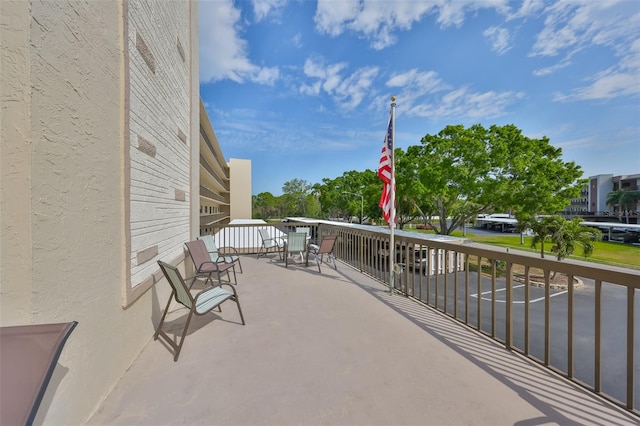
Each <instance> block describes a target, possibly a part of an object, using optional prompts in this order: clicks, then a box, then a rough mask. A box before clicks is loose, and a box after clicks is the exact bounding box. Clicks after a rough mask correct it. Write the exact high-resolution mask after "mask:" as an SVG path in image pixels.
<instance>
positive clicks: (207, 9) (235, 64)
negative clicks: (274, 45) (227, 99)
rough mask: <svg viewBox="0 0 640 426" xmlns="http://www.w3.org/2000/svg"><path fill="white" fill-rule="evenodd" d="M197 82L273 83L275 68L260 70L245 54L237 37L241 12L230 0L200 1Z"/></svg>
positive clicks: (238, 35) (243, 42) (275, 78)
mask: <svg viewBox="0 0 640 426" xmlns="http://www.w3.org/2000/svg"><path fill="white" fill-rule="evenodd" d="M199 7H200V13H199V15H200V82H201V83H208V82H215V81H219V80H226V79H229V80H233V81H235V82H237V83H243V82H245V81H252V82H254V83H258V84H267V85H271V84H273V83H274V82H275V81H276V80H277V79H278V78H279V75H280V72H279V70H278V68H276V67H272V68H267V67H259V66H257V65H255V64H253V63H252V62H251V60H250V59H249V57H248V54H247V42H246V41H245V40H243V39H242V38H241V37H240V30H241V27H240V24H239V22H240V19H241V16H240V11H239V10H238V9H236V8H235V7H234V6H233V2H232V1H231V0H216V1H201V2H200V6H199Z"/></svg>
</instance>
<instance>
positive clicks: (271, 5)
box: [251, 0, 287, 22]
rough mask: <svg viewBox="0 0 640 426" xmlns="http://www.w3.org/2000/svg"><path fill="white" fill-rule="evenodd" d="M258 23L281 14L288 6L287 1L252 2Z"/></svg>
mask: <svg viewBox="0 0 640 426" xmlns="http://www.w3.org/2000/svg"><path fill="white" fill-rule="evenodd" d="M251 4H252V5H253V13H254V15H255V17H256V22H260V21H262V20H263V19H265V18H267V17H269V15H274V14H276V13H279V12H280V11H281V10H282V9H283V8H284V6H285V5H286V4H287V0H251Z"/></svg>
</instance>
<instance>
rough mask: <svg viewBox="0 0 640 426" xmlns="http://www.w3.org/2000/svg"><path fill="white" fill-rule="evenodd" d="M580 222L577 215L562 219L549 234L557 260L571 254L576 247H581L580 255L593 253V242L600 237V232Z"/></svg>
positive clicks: (585, 255)
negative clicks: (569, 218)
mask: <svg viewBox="0 0 640 426" xmlns="http://www.w3.org/2000/svg"><path fill="white" fill-rule="evenodd" d="M580 222H582V219H580V218H577V217H576V218H573V219H571V220H564V219H563V220H562V222H560V223H559V225H560V226H559V227H558V228H557V229H555V230H554V232H553V234H552V235H551V241H552V242H553V244H554V246H553V249H554V251H555V253H556V256H557V258H558V260H562V259H564V258H565V257H567V256H571V255H572V254H573V253H574V251H575V249H576V247H581V248H582V255H583V256H584V257H587V256H589V255H591V254H592V253H593V250H594V249H595V244H594V243H595V242H596V241H599V240H601V239H602V232H600V230H599V229H595V228H589V227H586V226H583V225H581V224H580Z"/></svg>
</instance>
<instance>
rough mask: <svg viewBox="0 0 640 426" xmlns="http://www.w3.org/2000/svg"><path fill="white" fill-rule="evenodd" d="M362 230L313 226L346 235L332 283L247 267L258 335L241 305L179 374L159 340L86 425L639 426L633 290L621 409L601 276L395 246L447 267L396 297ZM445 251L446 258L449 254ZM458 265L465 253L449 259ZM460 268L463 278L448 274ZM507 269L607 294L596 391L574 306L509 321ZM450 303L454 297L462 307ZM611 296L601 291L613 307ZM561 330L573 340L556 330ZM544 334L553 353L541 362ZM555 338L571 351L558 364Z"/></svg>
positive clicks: (227, 309)
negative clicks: (591, 282)
mask: <svg viewBox="0 0 640 426" xmlns="http://www.w3.org/2000/svg"><path fill="white" fill-rule="evenodd" d="M367 228H368V227H358V226H337V225H328V224H320V225H319V226H317V228H315V234H316V235H322V234H323V233H337V234H339V236H340V237H339V242H340V244H339V245H338V246H337V247H336V254H337V256H338V258H339V259H340V261H339V262H338V269H337V270H333V269H332V268H329V267H326V266H325V267H323V268H322V273H318V269H317V267H316V265H315V263H313V262H311V263H310V264H309V266H307V267H305V266H298V265H296V266H293V267H291V266H290V267H289V268H285V267H284V263H283V262H280V261H278V259H277V256H276V255H270V256H269V257H267V258H264V257H263V258H260V259H256V258H255V256H254V255H249V254H246V255H244V256H243V257H242V263H243V269H244V274H242V275H239V276H238V282H239V284H238V292H239V294H240V297H241V303H242V308H243V311H244V314H245V318H246V320H247V325H245V326H242V325H240V324H239V315H238V312H237V310H236V309H235V307H234V306H231V305H230V304H227V305H226V306H223V311H222V313H218V312H214V313H211V314H209V315H206V316H203V317H196V318H194V320H193V321H192V323H191V326H190V330H189V334H188V335H187V338H186V341H185V345H184V348H183V350H182V353H181V355H180V359H179V360H178V362H175V363H174V362H173V356H172V355H171V353H170V350H169V349H168V348H167V347H166V346H165V345H163V344H162V343H161V341H160V340H159V341H153V340H150V342H149V343H148V344H147V346H146V347H145V349H144V350H143V352H142V353H141V355H140V356H139V358H138V359H137V360H136V362H135V363H134V364H133V365H132V366H131V367H130V368H129V370H128V371H127V372H126V373H125V375H124V376H123V377H122V378H121V379H120V381H119V382H118V384H117V385H116V387H115V389H114V390H113V391H112V392H111V393H110V394H109V395H108V397H107V398H106V400H105V401H104V404H103V405H102V407H100V409H99V410H98V411H97V412H96V413H95V414H94V416H93V417H92V418H91V419H90V420H89V422H88V423H89V424H111V425H117V424H174V423H182V424H252V425H253V424H255V425H259V424H265V425H274V424H278V425H286V424H367V425H369V424H385V425H387V424H452V425H455V424H491V425H495V424H516V423H518V424H545V423H556V424H616V425H624V424H637V423H638V421H639V418H638V416H637V411H636V410H634V409H633V395H634V380H633V368H634V367H633V366H634V361H633V359H634V353H636V352H637V350H636V349H635V345H634V338H633V337H634V333H635V331H634V327H633V321H634V320H633V318H634V314H633V313H634V305H633V300H634V299H635V297H636V295H634V290H633V286H630V287H629V288H631V290H627V291H626V292H622V294H623V296H624V294H631V296H632V297H631V300H632V301H631V302H629V301H627V300H625V301H624V304H623V306H625V307H626V308H627V309H628V310H629V312H630V313H631V315H630V316H631V320H630V321H631V324H630V325H629V322H628V321H627V317H628V316H627V315H626V314H625V313H623V315H622V317H623V322H622V323H621V324H617V325H618V327H621V328H624V330H623V335H624V336H625V339H627V340H628V339H629V337H630V340H631V342H630V343H628V342H627V344H625V343H624V342H623V343H622V344H618V345H617V346H616V347H615V348H613V349H614V352H616V355H615V357H616V362H618V361H619V356H618V355H619V354H620V353H621V354H622V360H623V361H622V366H623V368H624V366H626V365H629V364H628V363H629V357H630V358H631V361H630V365H631V366H632V369H631V371H630V374H628V375H627V374H626V372H625V373H623V375H622V381H621V388H622V394H621V396H619V398H618V399H619V400H620V401H614V402H616V403H614V402H612V400H616V398H612V397H610V396H608V395H605V392H603V387H604V388H605V389H604V391H607V390H609V389H606V388H607V386H608V385H606V384H603V383H608V382H607V381H606V380H605V378H606V376H607V375H608V374H609V373H608V372H609V371H610V370H608V367H606V365H607V364H606V360H603V359H602V357H601V353H604V354H606V353H607V352H606V351H604V350H603V348H609V346H608V343H609V342H608V341H607V340H606V339H607V336H603V337H597V336H599V335H607V334H608V333H607V327H608V325H607V324H608V322H607V321H606V320H602V318H601V316H600V314H599V313H598V311H599V310H600V309H601V308H602V305H604V304H607V303H609V301H608V298H606V297H603V296H602V291H603V289H602V286H605V287H606V286H608V285H609V284H606V283H603V282H602V279H601V277H600V275H599V274H600V272H597V271H598V270H600V269H599V268H598V267H589V266H584V265H582V264H581V263H580V262H578V263H576V264H577V266H576V265H574V264H573V262H567V261H565V262H562V263H561V264H558V263H557V262H555V263H554V262H553V261H552V260H548V259H539V258H535V257H534V256H527V255H524V254H522V255H521V254H514V253H506V252H498V251H495V250H494V249H492V248H489V247H480V246H477V245H474V244H460V243H459V242H458V243H456V242H452V241H437V240H433V241H425V240H422V239H421V238H417V237H411V236H408V234H409V233H401V232H398V235H396V244H397V246H396V247H397V253H398V256H400V259H402V253H403V251H404V250H409V249H412V248H413V247H414V246H416V245H418V246H419V247H420V248H421V249H422V248H424V247H428V249H432V250H436V251H435V252H434V256H433V257H432V258H433V261H435V262H436V264H435V265H432V264H431V263H430V262H431V260H429V257H427V258H426V259H427V262H426V264H425V265H424V266H421V265H422V264H419V265H417V266H416V268H415V270H414V271H411V272H410V271H409V270H408V268H407V270H405V271H403V273H402V274H400V275H398V277H397V281H396V285H397V287H398V290H396V291H395V292H394V294H390V292H389V287H388V286H386V285H384V284H383V283H382V282H381V280H380V278H381V277H384V276H386V275H387V272H385V271H384V267H382V268H380V265H379V264H378V262H377V260H375V259H377V254H379V253H384V252H385V250H386V252H387V253H388V246H387V247H386V249H385V248H384V247H385V244H386V243H388V240H385V235H386V234H385V232H384V231H376V232H372V231H369V230H367ZM227 230H233V227H227ZM235 231H237V232H235ZM230 234H233V235H235V242H236V245H239V246H246V250H247V252H249V251H251V250H250V249H249V246H251V245H253V243H254V242H253V241H251V239H252V238H253V237H252V236H251V235H252V234H251V233H250V232H246V229H245V231H240V230H234V232H232V233H227V234H221V235H222V237H223V238H228V235H230ZM223 244H224V242H221V243H220V245H223ZM380 247H383V248H382V249H380ZM380 250H382V251H381V252H380ZM437 250H446V253H445V252H444V251H443V252H441V253H442V254H443V256H439V255H436V254H435V253H438V254H440V252H438V251H437ZM449 252H451V253H456V254H455V255H454V256H448V255H447V254H448V253H449ZM427 253H429V252H428V251H427ZM474 257H475V258H476V260H480V259H482V258H485V259H491V262H489V265H490V268H489V274H488V275H489V277H488V280H489V281H488V282H489V286H488V287H487V288H486V293H487V294H486V297H484V294H483V293H485V291H484V290H485V289H484V288H483V287H482V278H478V276H480V275H479V274H477V273H475V272H473V271H472V270H473V267H472V261H473V258H474ZM478 257H479V258H480V259H478ZM450 258H452V259H453V267H452V266H451V263H446V262H443V259H450ZM501 259H504V260H503V261H505V262H507V263H508V264H510V265H515V264H516V263H518V264H521V263H525V264H527V266H528V267H530V268H534V267H539V266H542V267H543V269H545V270H550V268H551V266H550V265H554V266H553V268H555V269H559V270H561V272H563V271H564V272H567V271H568V272H569V273H570V274H571V275H572V276H574V275H576V276H577V274H575V269H574V268H576V267H577V268H579V270H580V271H582V272H581V273H582V274H583V275H587V276H591V277H593V278H594V279H595V280H596V282H598V283H600V284H599V285H598V286H596V288H597V287H599V288H600V290H595V293H593V294H592V296H593V297H595V298H596V299H595V300H597V301H598V302H596V308H595V313H594V314H593V318H594V321H595V324H594V326H593V328H595V329H596V330H598V331H599V332H598V333H595V334H596V337H594V338H593V339H592V341H591V345H592V346H590V347H591V351H592V352H595V354H594V355H593V356H592V357H591V361H592V362H593V365H596V366H597V368H596V369H595V370H596V372H595V373H594V374H593V375H589V374H586V376H590V377H587V378H586V379H584V380H585V381H586V382H588V381H589V380H594V383H595V384H594V385H593V386H591V385H589V384H588V383H579V382H580V380H576V379H580V375H581V374H583V373H582V369H581V368H575V369H574V367H573V359H574V356H575V354H574V350H578V349H580V350H582V346H581V344H582V343H583V342H582V341H581V340H580V339H578V338H576V339H575V341H574V339H573V337H569V335H570V336H574V335H579V334H580V330H578V329H579V328H580V327H578V325H574V324H573V320H567V317H566V316H564V317H563V316H562V315H560V316H558V309H559V307H558V305H555V304H554V305H553V306H552V301H553V303H555V301H556V300H560V299H561V298H562V297H563V296H559V297H552V296H551V294H553V293H552V290H551V288H550V287H551V286H550V285H549V286H547V288H546V289H543V290H542V292H543V298H544V299H543V301H542V302H540V301H537V302H535V303H538V305H535V304H534V302H533V300H532V299H529V300H528V304H529V305H531V307H530V308H524V306H527V305H523V306H522V307H521V308H522V312H519V311H518V309H519V308H518V306H520V305H518V304H516V302H517V300H515V299H516V296H515V290H510V295H506V297H505V298H504V299H505V300H507V303H500V304H499V305H500V306H502V308H499V307H498V304H497V301H498V300H499V296H498V295H499V294H506V293H504V292H500V291H499V289H498V288H497V287H499V283H500V278H499V277H497V275H498V274H496V272H495V270H496V268H495V265H496V263H495V262H496V261H500V260H501ZM547 262H551V263H549V265H547ZM481 263H482V262H479V263H478V264H481ZM572 265H573V266H572ZM405 266H407V265H405ZM603 273H604V272H603ZM543 275H545V277H546V279H547V280H549V279H550V278H549V275H548V274H543ZM456 277H458V278H456ZM465 277H466V278H465ZM608 277H609V278H608V279H609V280H613V281H614V282H616V283H618V284H616V285H618V286H622V285H623V284H620V282H624V281H625V280H632V279H634V277H636V278H637V277H638V274H635V272H634V271H629V272H625V271H618V270H612V271H609V275H608ZM474 280H475V282H476V284H477V283H478V282H480V287H481V288H480V289H473V288H471V287H472V285H473V283H474ZM634 282H635V283H636V285H637V283H638V282H639V281H634ZM529 284H530V283H528V282H527V285H529ZM510 285H511V287H512V288H513V287H515V286H516V285H515V284H514V283H510ZM623 288H627V287H623ZM454 290H455V293H457V294H456V295H455V298H454V299H452V297H454ZM478 290H479V291H478ZM574 291H577V290H575V289H574V290H572V292H574ZM607 292H608V289H605V290H604V293H605V296H606V293H607ZM481 294H482V295H483V296H482V297H477V296H478V295H481ZM545 294H546V295H545ZM474 295H475V296H474ZM566 295H568V293H565V296H566ZM615 295H616V297H617V296H618V295H619V294H618V293H615ZM571 297H573V295H572V296H571ZM484 299H488V300H484ZM453 300H456V301H457V302H453ZM465 300H466V301H467V302H466V303H465ZM509 300H511V303H509V302H508V301H509ZM567 300H570V299H568V298H567ZM165 302H166V301H165V300H157V301H156V303H155V305H156V306H158V307H163V306H164V303H165ZM509 306H511V307H509ZM535 306H538V307H540V306H542V307H546V309H544V310H543V311H542V313H541V315H542V318H543V319H545V318H546V322H545V321H543V323H542V324H539V323H538V322H537V318H538V317H537V316H536V315H538V314H537V313H536V311H535V308H534V307H535ZM158 309H161V308H158ZM579 309H580V302H575V303H569V304H568V311H570V312H571V313H572V315H571V318H573V317H575V316H577V314H576V312H575V311H577V310H579ZM605 311H606V309H605ZM607 312H608V311H607ZM185 314H186V313H185V312H184V311H183V310H177V309H176V311H174V312H172V313H171V317H170V318H169V320H170V321H169V322H168V323H167V324H166V327H165V328H169V329H174V328H175V329H176V330H179V329H180V327H181V326H182V325H183V321H184V319H185ZM486 314H489V316H488V318H489V320H488V321H486V320H485V319H484V318H485V315H486ZM520 314H522V316H523V317H526V318H527V323H531V325H530V326H524V327H522V330H521V327H520V326H518V325H516V323H515V322H513V321H509V320H508V319H509V318H512V317H519V316H520ZM558 329H564V330H565V331H564V332H556V330H558ZM566 330H572V331H571V332H569V333H567V332H566ZM539 333H542V334H541V335H542V337H543V339H542V345H541V346H540V348H539V349H538V346H537V343H536V342H538V338H537V337H536V336H538V337H539ZM556 334H560V335H561V336H562V340H563V341H565V342H567V345H568V347H569V349H566V348H564V349H562V350H560V351H558V348H557V347H556V346H554V342H555V340H554V337H556ZM579 340H580V341H579ZM538 343H539V342H538ZM609 349H611V348H609ZM538 350H541V351H542V352H541V357H540V359H536V351H538ZM558 352H561V353H564V354H565V355H568V356H567V359H568V360H570V361H567V362H566V365H567V366H568V368H566V366H565V367H562V366H557V365H556V366H555V367H554V363H556V364H557V361H556V359H557V358H558ZM603 357H605V356H603ZM580 359H582V358H580ZM560 364H562V363H560ZM603 365H605V367H604V372H601V371H600V370H602V369H603V368H602V366H603ZM563 370H565V371H563ZM587 370H589V368H587ZM591 370H593V369H591ZM618 370H619V368H618ZM617 373H619V371H618V372H617ZM611 374H614V372H611ZM625 377H626V378H627V380H625ZM571 379H572V380H571ZM594 389H595V391H594ZM629 391H630V393H631V395H630V396H629V394H628V392H629ZM627 400H628V401H627ZM625 405H627V407H626V409H625Z"/></svg>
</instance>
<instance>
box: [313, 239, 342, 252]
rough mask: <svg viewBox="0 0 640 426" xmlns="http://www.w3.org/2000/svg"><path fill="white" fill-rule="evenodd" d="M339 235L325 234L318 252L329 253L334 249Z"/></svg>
mask: <svg viewBox="0 0 640 426" xmlns="http://www.w3.org/2000/svg"><path fill="white" fill-rule="evenodd" d="M337 239H338V236H337V235H325V236H324V237H322V241H321V242H320V247H319V248H318V254H327V253H331V252H332V251H333V247H334V246H335V245H336V240H337Z"/></svg>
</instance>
